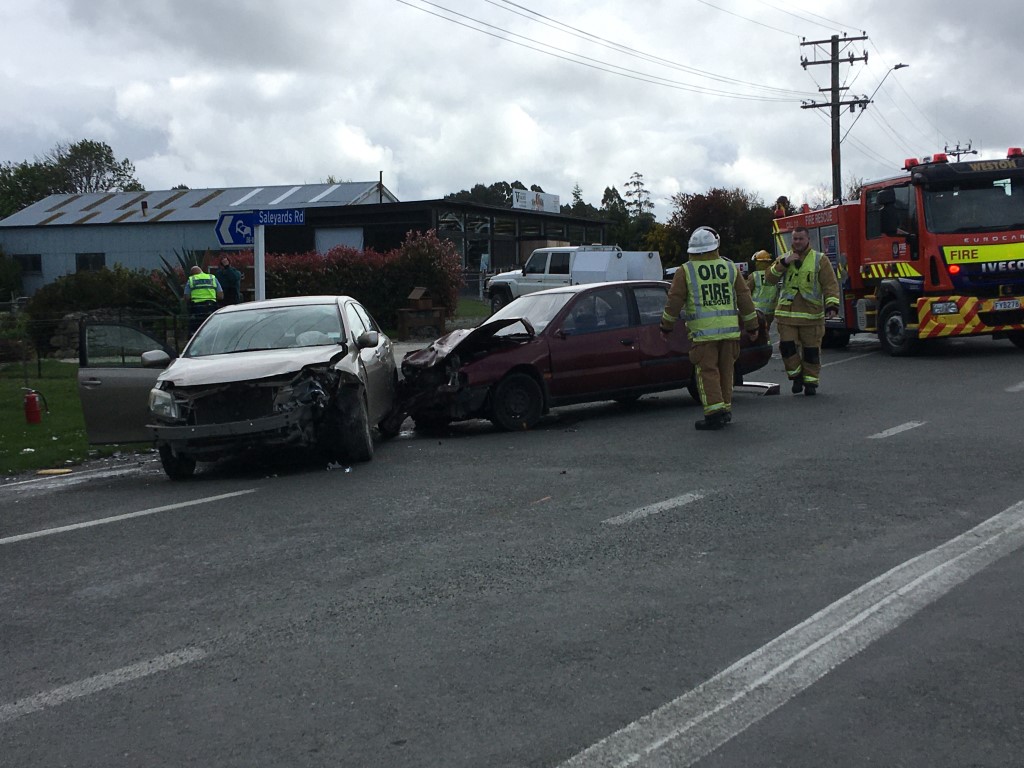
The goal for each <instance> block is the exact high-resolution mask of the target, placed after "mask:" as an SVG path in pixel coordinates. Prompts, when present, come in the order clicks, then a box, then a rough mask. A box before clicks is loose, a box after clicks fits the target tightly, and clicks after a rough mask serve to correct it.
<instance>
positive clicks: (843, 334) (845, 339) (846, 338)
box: [821, 328, 850, 349]
mask: <svg viewBox="0 0 1024 768" xmlns="http://www.w3.org/2000/svg"><path fill="white" fill-rule="evenodd" d="M849 344H850V332H849V331H846V330H843V329H841V328H826V329H825V338H824V339H822V340H821V346H823V347H824V348H825V349H845V348H846V347H847V346H849Z"/></svg>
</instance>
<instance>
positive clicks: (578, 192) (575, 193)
mask: <svg viewBox="0 0 1024 768" xmlns="http://www.w3.org/2000/svg"><path fill="white" fill-rule="evenodd" d="M561 212H562V213H564V214H565V215H567V216H578V217H580V218H582V219H600V218H601V212H600V211H599V210H597V208H595V207H594V206H592V205H591V204H590V203H586V202H584V201H583V190H582V189H581V188H580V185H579V184H578V183H577V184H576V185H575V186H573V188H572V205H563V206H562V208H561Z"/></svg>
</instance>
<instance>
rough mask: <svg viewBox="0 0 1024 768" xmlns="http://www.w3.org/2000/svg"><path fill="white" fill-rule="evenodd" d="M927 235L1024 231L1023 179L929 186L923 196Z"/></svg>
mask: <svg viewBox="0 0 1024 768" xmlns="http://www.w3.org/2000/svg"><path fill="white" fill-rule="evenodd" d="M924 215H925V221H926V222H927V225H928V230H929V231H930V232H936V233H950V232H998V231H1003V230H1008V229H1020V228H1022V227H1024V179H1022V178H1005V179H997V180H996V181H986V182H977V183H973V184H969V185H968V184H960V185H955V186H944V187H939V186H932V187H929V188H928V189H926V190H925V192H924Z"/></svg>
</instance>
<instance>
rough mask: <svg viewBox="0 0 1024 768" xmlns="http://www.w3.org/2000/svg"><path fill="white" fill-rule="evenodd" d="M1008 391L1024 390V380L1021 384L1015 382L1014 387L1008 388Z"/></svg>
mask: <svg viewBox="0 0 1024 768" xmlns="http://www.w3.org/2000/svg"><path fill="white" fill-rule="evenodd" d="M1006 391H1007V392H1024V381H1022V382H1021V383H1020V384H1014V385H1013V386H1012V387H1007V388H1006Z"/></svg>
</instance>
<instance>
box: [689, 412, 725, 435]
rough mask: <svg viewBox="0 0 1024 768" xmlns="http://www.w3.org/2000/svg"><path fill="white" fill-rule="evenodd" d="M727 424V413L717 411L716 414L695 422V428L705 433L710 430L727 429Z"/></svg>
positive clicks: (710, 414)
mask: <svg viewBox="0 0 1024 768" xmlns="http://www.w3.org/2000/svg"><path fill="white" fill-rule="evenodd" d="M727 423H728V422H727V421H726V418H725V413H724V412H723V411H717V412H716V413H709V414H708V415H707V416H705V417H704V418H703V419H701V420H700V421H698V422H695V423H694V425H693V426H694V427H695V428H697V429H699V430H702V431H703V430H708V429H725V425H726V424H727Z"/></svg>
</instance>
